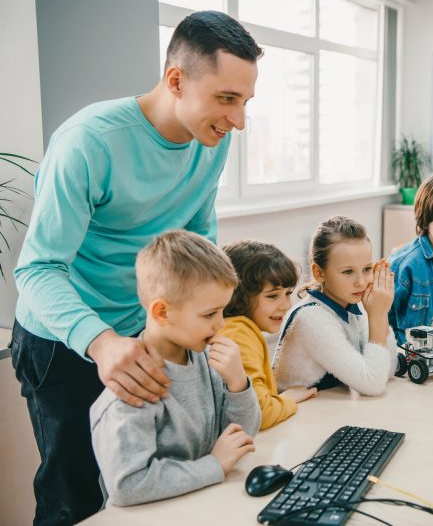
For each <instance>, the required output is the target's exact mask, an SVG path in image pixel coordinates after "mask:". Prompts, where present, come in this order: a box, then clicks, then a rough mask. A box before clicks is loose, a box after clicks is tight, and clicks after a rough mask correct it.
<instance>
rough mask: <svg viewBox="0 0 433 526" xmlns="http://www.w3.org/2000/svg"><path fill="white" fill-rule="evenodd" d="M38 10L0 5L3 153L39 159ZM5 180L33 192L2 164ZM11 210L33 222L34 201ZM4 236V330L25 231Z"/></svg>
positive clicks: (18, 2) (0, 292) (0, 284)
mask: <svg viewBox="0 0 433 526" xmlns="http://www.w3.org/2000/svg"><path fill="white" fill-rule="evenodd" d="M37 50H38V45H37V33H36V9H35V3H34V2H33V1H31V0H0V64H1V67H0V116H1V117H0V122H1V125H0V151H1V152H9V153H17V154H21V155H24V156H25V157H30V158H32V159H36V160H40V159H42V156H43V146H42V115H41V102H40V101H41V94H40V87H39V65H38V51H37ZM0 176H1V178H2V180H3V179H4V177H8V178H9V176H10V177H15V176H17V180H16V181H15V183H14V184H15V186H18V187H20V188H22V189H24V190H26V191H27V192H28V193H29V194H32V192H33V178H32V177H30V176H27V175H25V174H24V173H23V175H20V172H19V171H18V170H15V169H14V168H11V167H10V166H8V165H6V163H0ZM14 200H15V202H16V206H14V207H13V208H10V211H11V212H13V213H14V214H15V215H16V216H17V217H18V218H19V219H21V220H22V221H24V222H25V223H28V220H29V218H30V213H31V205H32V200H31V199H23V198H16V199H15V198H14ZM2 232H4V234H5V236H7V239H8V240H9V243H10V246H11V253H9V252H7V249H6V250H5V251H3V253H2V254H1V255H0V258H1V262H2V266H4V270H5V274H6V280H7V281H4V280H3V278H2V277H1V276H0V327H10V325H11V323H12V320H13V313H14V310H15V301H16V289H15V285H14V282H13V278H12V269H13V267H14V266H15V263H16V260H17V258H18V255H19V251H20V249H21V245H22V241H23V239H24V234H25V229H24V228H20V229H19V231H18V232H15V230H14V229H13V228H12V226H11V225H10V224H8V222H5V221H2ZM3 248H4V244H2V245H1V249H2V250H3Z"/></svg>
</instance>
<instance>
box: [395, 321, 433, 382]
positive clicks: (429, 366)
mask: <svg viewBox="0 0 433 526" xmlns="http://www.w3.org/2000/svg"><path fill="white" fill-rule="evenodd" d="M406 340H407V341H406V343H405V344H404V345H401V346H399V347H401V348H402V349H403V350H404V354H403V353H399V354H398V365H397V371H396V372H395V376H403V375H404V374H405V373H406V371H407V372H408V374H409V378H410V379H411V381H412V382H414V383H416V384H423V383H424V382H425V381H426V380H427V378H428V377H429V376H430V375H432V374H433V327H427V326H424V325H420V326H419V327H412V328H410V329H406Z"/></svg>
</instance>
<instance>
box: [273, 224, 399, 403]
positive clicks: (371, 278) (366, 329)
mask: <svg viewBox="0 0 433 526" xmlns="http://www.w3.org/2000/svg"><path fill="white" fill-rule="evenodd" d="M372 257H373V256H372V249H371V243H370V240H369V239H368V237H367V234H366V232H365V229H364V227H363V226H362V225H360V224H358V223H356V222H355V221H353V220H351V219H349V218H347V217H342V216H336V217H332V218H330V219H328V220H327V221H324V222H322V223H321V224H320V225H319V227H318V229H317V231H316V233H315V234H314V236H313V239H312V242H311V246H310V265H311V274H312V278H313V281H312V282H310V283H308V284H306V285H304V286H303V287H302V288H301V289H300V291H299V292H298V295H299V296H300V297H303V296H304V295H305V296H306V298H305V299H304V301H303V302H301V303H300V304H298V305H296V306H295V307H294V308H293V309H292V311H291V313H290V315H289V318H288V319H287V321H286V324H285V327H284V330H283V332H282V334H281V337H280V343H279V346H278V350H277V352H276V354H275V357H274V361H273V370H274V373H275V377H276V380H277V385H278V390H279V391H283V390H285V389H288V388H290V387H291V386H294V385H304V386H306V387H312V386H316V387H317V388H318V389H326V388H329V387H333V386H334V385H338V384H339V383H343V384H345V385H347V386H349V387H351V388H353V389H355V390H356V391H359V392H360V393H361V394H365V395H377V394H380V393H382V392H383V391H384V390H385V386H386V383H387V381H388V379H389V378H390V377H391V376H393V375H394V372H395V369H396V365H397V347H396V343H395V339H394V335H393V334H392V331H390V329H389V325H388V311H389V309H390V308H391V305H392V301H393V297H394V275H393V273H392V272H390V271H389V268H388V264H387V263H386V262H385V261H383V260H381V261H380V262H379V263H376V264H373V261H372ZM361 303H362V306H363V311H364V312H363V311H361V309H360V308H359V306H358V304H361Z"/></svg>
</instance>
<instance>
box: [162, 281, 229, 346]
mask: <svg viewBox="0 0 433 526" xmlns="http://www.w3.org/2000/svg"><path fill="white" fill-rule="evenodd" d="M232 294H233V287H227V286H226V285H222V284H219V283H215V282H209V283H201V284H200V285H197V286H196V288H195V290H194V291H191V295H190V297H189V299H187V300H186V301H184V302H182V305H180V306H178V307H175V306H170V307H169V308H168V324H167V325H165V326H164V336H165V337H166V339H167V340H168V341H169V342H170V343H171V344H172V345H173V346H177V347H178V348H179V349H180V350H182V349H190V350H192V351H196V352H200V351H203V350H204V349H205V348H206V346H207V345H208V343H209V340H210V339H211V338H213V337H214V336H215V335H216V334H217V332H218V331H219V330H220V329H221V328H222V327H223V326H224V319H223V310H224V307H225V306H226V305H227V304H228V302H229V301H230V298H231V297H232Z"/></svg>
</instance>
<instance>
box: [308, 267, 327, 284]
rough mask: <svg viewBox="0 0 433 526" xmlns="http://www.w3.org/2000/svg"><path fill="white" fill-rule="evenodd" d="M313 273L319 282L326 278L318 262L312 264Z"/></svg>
mask: <svg viewBox="0 0 433 526" xmlns="http://www.w3.org/2000/svg"><path fill="white" fill-rule="evenodd" d="M311 273H312V274H313V278H314V279H315V280H316V281H317V282H318V283H323V282H324V280H325V278H324V276H323V270H322V269H321V268H320V267H319V265H318V264H317V263H313V264H312V265H311Z"/></svg>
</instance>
